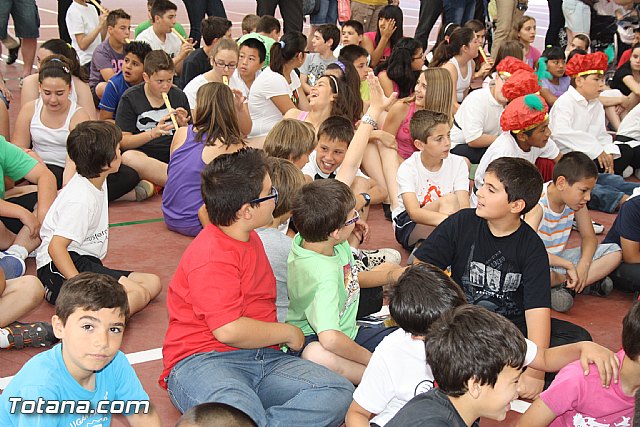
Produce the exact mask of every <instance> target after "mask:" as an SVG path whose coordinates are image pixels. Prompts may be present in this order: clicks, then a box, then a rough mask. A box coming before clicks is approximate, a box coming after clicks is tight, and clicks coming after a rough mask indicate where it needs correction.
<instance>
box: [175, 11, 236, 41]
mask: <svg viewBox="0 0 640 427" xmlns="http://www.w3.org/2000/svg"><path fill="white" fill-rule="evenodd" d="M182 2H183V3H184V6H185V7H186V8H187V15H188V16H189V24H190V26H191V30H190V31H189V37H190V38H191V40H193V41H194V42H195V47H196V48H198V47H200V38H201V37H202V33H201V32H200V26H201V25H202V20H203V19H204V15H205V14H206V15H207V16H218V17H220V18H225V19H226V18H227V12H226V11H225V10H224V4H222V0H182Z"/></svg>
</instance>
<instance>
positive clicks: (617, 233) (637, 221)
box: [602, 196, 640, 245]
mask: <svg viewBox="0 0 640 427" xmlns="http://www.w3.org/2000/svg"><path fill="white" fill-rule="evenodd" d="M620 237H624V238H625V239H627V240H631V241H632V242H640V196H639V197H633V198H631V199H629V200H628V201H626V202H625V203H624V204H623V205H622V206H621V207H620V212H618V216H617V217H616V220H615V221H614V222H613V225H612V226H611V229H610V230H609V232H608V233H607V237H605V238H604V241H603V242H602V243H617V244H618V245H619V244H620Z"/></svg>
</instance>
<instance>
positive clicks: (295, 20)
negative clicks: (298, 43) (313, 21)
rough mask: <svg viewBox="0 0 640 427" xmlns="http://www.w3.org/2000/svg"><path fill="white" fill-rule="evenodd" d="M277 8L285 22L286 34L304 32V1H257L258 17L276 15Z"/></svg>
mask: <svg viewBox="0 0 640 427" xmlns="http://www.w3.org/2000/svg"><path fill="white" fill-rule="evenodd" d="M276 7H279V8H280V15H282V20H283V21H284V32H285V34H286V33H292V32H297V33H301V32H302V20H303V18H304V16H303V15H302V0H257V5H256V15H258V16H264V15H270V16H275V15H276Z"/></svg>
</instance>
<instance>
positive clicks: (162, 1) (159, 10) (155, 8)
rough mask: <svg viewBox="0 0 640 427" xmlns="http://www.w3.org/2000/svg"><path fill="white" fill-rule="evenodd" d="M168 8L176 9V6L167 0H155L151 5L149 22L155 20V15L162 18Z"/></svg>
mask: <svg viewBox="0 0 640 427" xmlns="http://www.w3.org/2000/svg"><path fill="white" fill-rule="evenodd" d="M170 10H173V11H176V12H177V11H178V6H176V4H175V3H173V2H171V1H169V0H155V1H154V2H153V5H151V23H152V24H153V23H154V22H156V16H159V17H160V18H162V17H163V16H164V14H165V13H167V12H169V11H170Z"/></svg>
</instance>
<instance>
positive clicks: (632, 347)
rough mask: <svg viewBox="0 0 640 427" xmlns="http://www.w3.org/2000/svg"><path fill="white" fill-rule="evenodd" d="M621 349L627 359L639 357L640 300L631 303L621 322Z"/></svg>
mask: <svg viewBox="0 0 640 427" xmlns="http://www.w3.org/2000/svg"><path fill="white" fill-rule="evenodd" d="M622 348H623V349H624V352H625V354H626V355H627V357H629V359H631V360H633V361H634V362H638V357H639V356H640V300H639V301H636V302H635V303H633V305H632V306H631V309H630V310H629V312H628V313H627V315H626V316H625V317H624V320H623V321H622Z"/></svg>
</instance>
